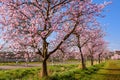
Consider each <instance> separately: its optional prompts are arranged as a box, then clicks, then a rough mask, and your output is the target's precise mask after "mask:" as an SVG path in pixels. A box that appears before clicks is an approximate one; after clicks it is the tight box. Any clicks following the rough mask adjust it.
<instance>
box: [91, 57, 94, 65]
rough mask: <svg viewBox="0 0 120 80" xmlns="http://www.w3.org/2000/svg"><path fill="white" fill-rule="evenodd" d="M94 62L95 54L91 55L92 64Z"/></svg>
mask: <svg viewBox="0 0 120 80" xmlns="http://www.w3.org/2000/svg"><path fill="white" fill-rule="evenodd" d="M93 64H94V58H93V55H91V65H93Z"/></svg>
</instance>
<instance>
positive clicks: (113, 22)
mask: <svg viewBox="0 0 120 80" xmlns="http://www.w3.org/2000/svg"><path fill="white" fill-rule="evenodd" d="M93 1H94V2H97V3H101V2H104V1H109V0H93ZM111 1H112V4H110V5H108V6H107V7H106V8H105V10H106V12H104V13H103V14H104V15H105V18H102V19H99V22H101V24H102V25H103V27H104V28H105V31H106V37H105V40H106V41H108V42H109V45H108V47H109V49H110V50H120V0H111Z"/></svg>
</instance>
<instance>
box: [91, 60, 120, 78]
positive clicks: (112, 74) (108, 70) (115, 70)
mask: <svg viewBox="0 0 120 80" xmlns="http://www.w3.org/2000/svg"><path fill="white" fill-rule="evenodd" d="M91 80H120V60H114V61H108V62H107V63H106V64H105V66H104V67H103V68H101V69H100V70H99V71H98V72H97V73H96V74H94V75H93V77H92V79H91Z"/></svg>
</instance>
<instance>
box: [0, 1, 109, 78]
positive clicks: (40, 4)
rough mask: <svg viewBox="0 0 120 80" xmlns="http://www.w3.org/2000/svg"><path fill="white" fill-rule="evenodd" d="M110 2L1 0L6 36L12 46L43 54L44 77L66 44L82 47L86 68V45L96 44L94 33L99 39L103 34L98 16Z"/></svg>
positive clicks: (0, 21) (2, 21)
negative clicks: (52, 58) (53, 57)
mask: <svg viewBox="0 0 120 80" xmlns="http://www.w3.org/2000/svg"><path fill="white" fill-rule="evenodd" d="M107 4H108V3H107V2H106V3H104V4H96V3H93V2H92V0H0V25H1V30H2V36H3V37H2V38H3V39H4V40H5V41H8V43H9V45H10V48H15V49H16V48H17V49H21V48H24V49H29V48H31V49H33V51H35V52H37V54H39V55H40V56H41V57H42V63H43V64H42V76H43V77H45V76H48V72H47V60H48V59H49V58H50V56H51V55H53V54H57V53H56V51H58V50H60V51H62V52H66V51H65V50H64V49H63V48H64V47H65V45H64V44H66V43H69V44H67V45H66V47H67V49H68V51H69V49H71V47H70V45H73V44H74V46H77V47H78V49H79V53H80V55H81V60H82V65H83V68H85V63H84V56H83V50H82V47H83V46H87V45H88V47H89V46H91V44H92V43H94V39H92V37H91V36H94V34H95V38H96V36H97V35H96V33H99V32H98V31H97V30H96V29H95V27H96V28H97V27H98V24H97V21H96V18H97V17H99V16H101V15H100V13H101V12H102V11H103V9H104V7H105V6H106V5H107ZM91 29H92V30H91ZM94 29H95V30H94ZM94 32H95V33H94ZM73 38H74V39H73ZM71 40H74V41H71ZM102 40H103V39H102ZM90 41H91V43H90ZM97 41H99V40H95V43H97ZM87 42H89V44H87ZM92 45H93V44H92ZM95 45H98V44H95ZM84 48H85V47H84ZM89 48H90V50H92V48H93V46H91V47H89ZM88 51H89V50H88ZM95 52H96V51H95ZM90 54H93V53H90Z"/></svg>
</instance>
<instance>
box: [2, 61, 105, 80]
mask: <svg viewBox="0 0 120 80" xmlns="http://www.w3.org/2000/svg"><path fill="white" fill-rule="evenodd" d="M79 63H80V62H79ZM30 64H35V63H30ZM104 64H105V63H102V64H96V65H94V66H90V62H87V67H88V68H87V69H85V70H82V69H81V64H78V62H76V61H75V62H71V63H70V62H67V64H65V63H61V64H60V63H54V65H50V64H49V65H48V72H49V77H47V78H45V79H46V80H92V78H94V77H93V76H94V74H96V73H97V71H98V70H99V69H101V67H103V66H104ZM3 65H4V66H5V65H15V64H14V63H6V64H5V63H4V64H3ZM1 66H2V64H1ZM45 79H43V78H41V67H26V68H20V69H10V70H1V71H0V80H45Z"/></svg>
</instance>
